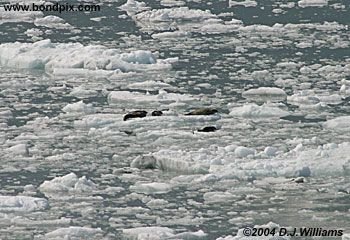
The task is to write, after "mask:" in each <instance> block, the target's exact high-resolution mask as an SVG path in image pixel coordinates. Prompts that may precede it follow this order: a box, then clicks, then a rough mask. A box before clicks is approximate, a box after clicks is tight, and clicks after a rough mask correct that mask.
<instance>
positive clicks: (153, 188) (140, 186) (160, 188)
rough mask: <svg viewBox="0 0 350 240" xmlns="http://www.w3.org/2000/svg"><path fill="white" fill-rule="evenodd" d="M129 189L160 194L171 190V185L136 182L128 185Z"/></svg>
mask: <svg viewBox="0 0 350 240" xmlns="http://www.w3.org/2000/svg"><path fill="white" fill-rule="evenodd" d="M130 190H131V191H134V192H137V193H145V194H162V193H167V192H170V191H171V185H170V184H167V183H158V182H153V183H136V184H135V185H134V186H131V187H130Z"/></svg>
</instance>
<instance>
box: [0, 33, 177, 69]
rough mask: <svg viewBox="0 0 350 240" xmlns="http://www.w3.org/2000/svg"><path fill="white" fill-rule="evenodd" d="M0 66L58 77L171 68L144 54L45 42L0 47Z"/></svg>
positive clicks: (100, 47)
mask: <svg viewBox="0 0 350 240" xmlns="http://www.w3.org/2000/svg"><path fill="white" fill-rule="evenodd" d="M171 61H174V59H172V60H171ZM0 64H1V65H3V66H6V67H12V68H30V69H45V70H46V71H47V72H49V73H53V74H55V73H56V74H57V72H59V73H60V74H61V75H62V74H64V73H66V74H67V75H71V74H72V71H73V70H75V71H76V70H80V71H79V72H78V73H77V74H87V73H86V71H97V70H105V71H109V72H130V71H131V72H138V71H147V70H154V69H164V68H170V67H171V64H170V63H168V62H167V61H166V60H159V59H157V57H156V56H155V55H154V54H153V53H152V52H150V51H146V50H137V51H133V52H129V53H122V52H120V51H119V50H118V49H109V48H107V47H104V46H101V45H88V46H84V45H82V44H79V43H52V42H51V41H50V40H49V39H46V40H42V41H39V42H35V43H19V42H15V43H4V44H0ZM59 69H64V72H62V71H59ZM70 69H71V70H72V71H70ZM83 70H84V71H83ZM73 73H74V71H73Z"/></svg>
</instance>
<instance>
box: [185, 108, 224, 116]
mask: <svg viewBox="0 0 350 240" xmlns="http://www.w3.org/2000/svg"><path fill="white" fill-rule="evenodd" d="M217 112H218V110H216V109H214V108H199V109H196V110H194V111H192V112H189V113H186V114H185V115H187V116H191V115H192V116H193V115H212V114H215V113H217Z"/></svg>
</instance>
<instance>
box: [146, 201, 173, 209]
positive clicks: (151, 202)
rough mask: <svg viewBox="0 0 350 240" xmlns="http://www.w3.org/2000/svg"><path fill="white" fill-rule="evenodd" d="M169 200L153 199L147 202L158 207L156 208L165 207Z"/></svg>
mask: <svg viewBox="0 0 350 240" xmlns="http://www.w3.org/2000/svg"><path fill="white" fill-rule="evenodd" d="M168 204H169V202H168V201H166V200H164V199H152V200H151V201H149V202H147V204H146V205H147V207H149V208H152V209H156V208H164V206H166V205H168Z"/></svg>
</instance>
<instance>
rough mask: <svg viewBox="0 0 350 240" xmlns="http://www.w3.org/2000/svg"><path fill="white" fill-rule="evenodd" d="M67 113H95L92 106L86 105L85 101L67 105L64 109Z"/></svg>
mask: <svg viewBox="0 0 350 240" xmlns="http://www.w3.org/2000/svg"><path fill="white" fill-rule="evenodd" d="M62 110H63V111H64V112H66V113H82V114H90V113H94V112H95V108H94V107H93V106H92V104H85V103H84V102H83V101H80V102H76V103H71V104H67V105H66V106H65V107H64V108H63V109H62Z"/></svg>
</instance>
